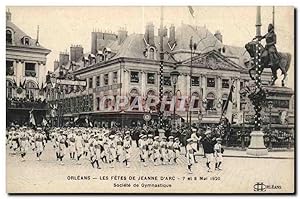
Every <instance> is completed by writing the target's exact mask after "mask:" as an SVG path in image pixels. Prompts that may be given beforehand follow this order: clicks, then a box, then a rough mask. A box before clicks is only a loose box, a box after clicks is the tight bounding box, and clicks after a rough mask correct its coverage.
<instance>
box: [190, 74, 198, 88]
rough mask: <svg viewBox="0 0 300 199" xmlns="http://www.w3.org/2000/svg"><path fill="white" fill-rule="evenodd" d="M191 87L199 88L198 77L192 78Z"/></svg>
mask: <svg viewBox="0 0 300 199" xmlns="http://www.w3.org/2000/svg"><path fill="white" fill-rule="evenodd" d="M191 80H192V86H199V85H200V84H199V77H195V76H192V79H191Z"/></svg>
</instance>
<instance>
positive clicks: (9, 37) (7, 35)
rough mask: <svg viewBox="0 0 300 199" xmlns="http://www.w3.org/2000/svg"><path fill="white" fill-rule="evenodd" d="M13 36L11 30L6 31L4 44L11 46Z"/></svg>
mask: <svg viewBox="0 0 300 199" xmlns="http://www.w3.org/2000/svg"><path fill="white" fill-rule="evenodd" d="M12 40H13V34H12V31H11V30H6V43H7V44H12Z"/></svg>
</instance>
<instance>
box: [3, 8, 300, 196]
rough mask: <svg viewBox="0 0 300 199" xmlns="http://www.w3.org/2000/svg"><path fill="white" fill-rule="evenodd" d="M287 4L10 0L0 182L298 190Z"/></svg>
mask: <svg viewBox="0 0 300 199" xmlns="http://www.w3.org/2000/svg"><path fill="white" fill-rule="evenodd" d="M245 10H247V12H249V13H252V14H249V16H247V15H245ZM28 13H29V14H28ZM45 13H47V15H45V16H44V17H45V19H47V20H44V19H43V20H42V21H36V19H40V18H41V17H40V16H42V15H44V14H45ZM174 13H176V14H174ZM293 13H294V11H293V8H292V7H282V8H279V7H278V8H276V14H277V16H279V17H277V19H276V25H275V6H273V7H261V6H257V7H247V8H246V7H245V8H244V7H241V8H240V7H215V8H213V7H197V6H179V7H172V6H170V7H169V6H160V7H158V6H154V7H145V6H140V7H123V8H122V7H97V6H95V7H39V8H38V9H37V8H35V7H26V8H25V7H14V6H9V7H7V10H6V165H7V170H6V173H7V191H8V192H15V193H18V192H25V193H30V192H41V193H44V192H53V193H54V192H63V193H72V192H79V193H82V192H83V193H90V192H91V193H93V192H101V193H110V192H111V193H122V192H124V193H131V192H132V193H148V192H149V193H151V192H153V193H164V192H166V193H175V192H176V193H180V192H182V193H194V192H198V193H210V192H211V193H219V192H220V193H221V192H222V193H223V192H224V193H225V192H226V193H231V192H233V193H240V192H250V193H252V192H253V191H257V190H262V189H261V187H263V186H265V188H266V187H268V186H269V187H272V186H273V185H274V186H275V187H276V186H278V187H279V186H280V187H282V190H272V192H273V191H274V192H275V191H279V192H283V193H285V192H291V191H293V183H292V180H294V173H293V172H294V171H293V169H292V168H294V167H293V163H294V162H295V156H294V152H295V150H294V148H295V142H296V140H295V136H296V134H295V121H296V117H295V100H296V98H295V91H294V86H293V85H294V79H293V78H294V77H293V74H294V65H293V61H294V59H295V58H294V54H293V45H294V43H293V40H292V39H291V40H288V39H286V38H293V37H292V32H293V30H294V29H293V26H292V24H293V19H294V18H293V16H292V15H293ZM129 14H130V15H129ZM177 14H178V16H177ZM197 14H198V17H197ZM25 15H26V17H25ZM200 15H201V16H200ZM234 15H236V16H234ZM86 16H89V17H88V18H86ZM120 16H122V17H120ZM156 16H160V20H158V18H157V19H156ZM237 16H244V17H243V19H242V18H241V19H239V17H237ZM288 17H290V18H288ZM24 18H27V19H28V20H27V21H28V24H27V26H26V24H25V25H24V24H23V22H24ZM244 18H245V20H244ZM254 18H255V19H256V20H254ZM81 19H85V20H84V21H82V20H81ZM120 19H124V21H120ZM224 19H229V20H224ZM231 19H234V20H231ZM285 19H286V20H285ZM287 19H290V21H288V20H287ZM73 20H74V21H73ZM251 20H253V22H251ZM46 21H47V23H44V22H46ZM58 21H59V22H64V23H57V22H58ZM254 22H255V23H254ZM41 23H42V24H41ZM233 23H236V24H238V25H236V24H235V25H233ZM40 25H41V26H40ZM29 26H30V27H31V28H29ZM251 27H252V29H253V30H252V33H251V29H250V28H251ZM22 29H24V31H23V30H22ZM35 31H36V35H35V36H36V37H33V36H30V35H29V34H27V33H25V32H28V33H30V34H32V33H33V32H35ZM277 40H278V43H277ZM282 41H284V42H282ZM42 44H43V45H42ZM44 44H45V46H44ZM46 46H47V47H46ZM279 71H281V75H279V73H278V72H279ZM288 77H289V78H288ZM274 173H276V174H278V175H274ZM114 176H115V178H114ZM120 176H125V177H126V178H128V180H125V179H121V180H120V179H119V177H120ZM150 177H151V178H150ZM152 177H153V178H152ZM165 177H166V178H167V179H172V180H170V181H168V180H166V181H165V180H164V179H165ZM81 178H82V179H83V180H86V181H85V182H79V180H78V181H77V179H81ZM148 178H149V179H148ZM106 179H107V180H106ZM115 179H116V180H115ZM137 179H140V180H137ZM282 179H284V180H282ZM197 180H198V181H197ZM200 180H201V181H200ZM143 181H144V182H143ZM200 182H201V183H200ZM143 183H144V185H143ZM264 183H265V184H264ZM267 183H269V184H267ZM271 183H273V184H271ZM121 185H122V186H121ZM123 185H124V186H123ZM125 185H126V186H125ZM226 185H227V186H226ZM257 187H258V188H257ZM147 188H148V189H147ZM154 188H155V189H154ZM152 189H153V190H152ZM269 191H270V190H269Z"/></svg>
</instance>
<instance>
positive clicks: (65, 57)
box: [59, 52, 69, 66]
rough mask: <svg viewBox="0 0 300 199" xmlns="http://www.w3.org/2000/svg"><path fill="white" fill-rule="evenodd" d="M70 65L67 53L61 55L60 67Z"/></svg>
mask: <svg viewBox="0 0 300 199" xmlns="http://www.w3.org/2000/svg"><path fill="white" fill-rule="evenodd" d="M68 63H69V54H68V53H67V52H61V53H59V66H61V65H67V64H68Z"/></svg>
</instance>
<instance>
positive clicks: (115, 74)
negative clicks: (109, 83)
mask: <svg viewBox="0 0 300 199" xmlns="http://www.w3.org/2000/svg"><path fill="white" fill-rule="evenodd" d="M116 83H118V72H114V73H113V84H116Z"/></svg>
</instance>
